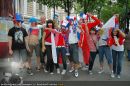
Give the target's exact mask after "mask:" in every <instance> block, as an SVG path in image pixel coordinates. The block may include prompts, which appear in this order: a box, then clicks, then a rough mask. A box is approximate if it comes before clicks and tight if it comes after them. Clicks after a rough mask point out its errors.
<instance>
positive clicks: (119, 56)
mask: <svg viewBox="0 0 130 86" xmlns="http://www.w3.org/2000/svg"><path fill="white" fill-rule="evenodd" d="M112 56H113V72H114V74H117V75H120V73H121V70H122V61H123V57H124V51H115V50H112Z"/></svg>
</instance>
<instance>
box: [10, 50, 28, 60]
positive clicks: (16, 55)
mask: <svg viewBox="0 0 130 86" xmlns="http://www.w3.org/2000/svg"><path fill="white" fill-rule="evenodd" d="M12 58H13V61H14V62H26V61H27V50H26V49H20V50H13V55H12Z"/></svg>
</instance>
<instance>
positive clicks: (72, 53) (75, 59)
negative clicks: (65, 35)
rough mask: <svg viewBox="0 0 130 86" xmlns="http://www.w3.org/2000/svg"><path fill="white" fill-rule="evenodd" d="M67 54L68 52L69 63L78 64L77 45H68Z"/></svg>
mask: <svg viewBox="0 0 130 86" xmlns="http://www.w3.org/2000/svg"><path fill="white" fill-rule="evenodd" d="M69 52H70V58H69V59H70V61H72V62H74V63H75V64H78V63H79V54H78V44H77V43H75V44H70V45H69Z"/></svg>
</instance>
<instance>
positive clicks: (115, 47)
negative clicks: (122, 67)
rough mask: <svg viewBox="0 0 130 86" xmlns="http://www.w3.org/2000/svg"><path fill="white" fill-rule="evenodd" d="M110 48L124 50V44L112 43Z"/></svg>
mask: <svg viewBox="0 0 130 86" xmlns="http://www.w3.org/2000/svg"><path fill="white" fill-rule="evenodd" d="M111 49H113V50H115V51H124V45H119V46H115V45H112V47H111Z"/></svg>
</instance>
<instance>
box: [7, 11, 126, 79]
mask: <svg viewBox="0 0 130 86" xmlns="http://www.w3.org/2000/svg"><path fill="white" fill-rule="evenodd" d="M82 16H83V17H82ZM115 16H117V15H115ZM13 22H14V27H12V28H11V29H9V32H8V37H9V54H10V55H11V56H12V57H13V60H14V61H16V62H19V63H20V67H22V68H23V67H26V68H27V73H28V74H30V75H33V72H32V59H31V58H32V57H33V51H35V54H36V62H37V67H36V70H37V71H40V70H41V68H42V67H44V72H46V73H47V72H49V73H50V74H54V69H55V68H56V70H57V73H58V74H60V73H61V74H62V75H64V74H66V72H67V68H69V72H73V71H74V75H75V77H78V76H79V72H78V70H79V68H82V69H83V70H86V69H88V73H89V74H93V73H92V69H93V65H94V61H95V58H96V55H97V54H98V55H99V63H100V71H99V72H98V73H100V74H101V73H103V72H104V67H103V63H104V55H105V57H106V60H107V62H108V65H109V68H110V73H111V77H112V78H114V77H115V76H117V78H120V75H121V71H122V61H123V60H122V59H123V57H124V39H125V33H124V32H122V31H121V30H120V29H119V27H118V25H116V27H113V28H109V29H108V28H106V29H105V28H102V26H103V25H102V23H101V21H100V20H99V19H98V18H97V17H95V16H93V15H92V14H90V13H86V14H81V16H80V19H77V18H76V17H73V18H71V17H66V19H65V20H63V21H62V22H61V23H60V24H58V23H57V22H56V21H55V20H51V19H49V20H47V21H46V18H45V17H44V16H42V17H41V18H40V24H41V25H42V28H39V27H38V23H39V21H38V19H37V18H35V17H31V18H30V19H29V23H30V26H29V28H28V29H25V28H23V27H22V23H23V20H22V17H21V15H20V14H18V13H16V14H15V16H14V17H13ZM97 26H98V27H99V29H96V27H97ZM45 57H46V58H45ZM81 59H82V61H81ZM68 61H69V65H67V62H68ZM61 63H62V64H63V68H62V69H63V70H62V71H61V69H60V64H61Z"/></svg>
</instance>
